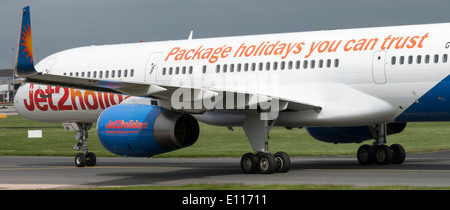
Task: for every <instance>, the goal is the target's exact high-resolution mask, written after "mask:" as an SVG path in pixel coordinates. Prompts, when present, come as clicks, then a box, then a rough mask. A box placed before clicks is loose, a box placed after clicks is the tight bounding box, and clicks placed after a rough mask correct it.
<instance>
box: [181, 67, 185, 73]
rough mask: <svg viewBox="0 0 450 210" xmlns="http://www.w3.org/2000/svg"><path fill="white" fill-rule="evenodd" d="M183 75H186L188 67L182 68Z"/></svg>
mask: <svg viewBox="0 0 450 210" xmlns="http://www.w3.org/2000/svg"><path fill="white" fill-rule="evenodd" d="M181 73H182V74H186V66H183V68H181Z"/></svg>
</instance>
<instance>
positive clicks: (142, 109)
mask: <svg viewBox="0 0 450 210" xmlns="http://www.w3.org/2000/svg"><path fill="white" fill-rule="evenodd" d="M97 130H98V136H99V139H100V141H101V143H102V144H103V146H104V147H105V148H106V149H107V150H109V151H110V152H112V153H114V154H117V155H122V156H133V157H151V156H153V155H157V154H161V153H166V152H170V151H173V150H176V149H180V148H184V147H188V146H191V145H193V144H194V143H195V142H196V141H197V139H198V136H199V126H198V122H197V120H196V119H195V118H194V117H192V116H191V115H188V114H182V113H178V112H174V111H170V110H167V109H164V108H161V107H157V106H151V105H142V104H121V105H117V106H113V107H110V108H108V109H106V110H105V111H103V112H102V114H101V115H100V117H99V118H98V121H97Z"/></svg>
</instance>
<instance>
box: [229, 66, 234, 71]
mask: <svg viewBox="0 0 450 210" xmlns="http://www.w3.org/2000/svg"><path fill="white" fill-rule="evenodd" d="M230 72H234V64H230Z"/></svg>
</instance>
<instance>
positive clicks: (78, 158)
mask: <svg viewBox="0 0 450 210" xmlns="http://www.w3.org/2000/svg"><path fill="white" fill-rule="evenodd" d="M75 165H76V166H77V167H84V166H86V155H85V154H83V153H78V154H76V155H75Z"/></svg>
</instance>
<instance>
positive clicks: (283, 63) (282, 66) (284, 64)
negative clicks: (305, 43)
mask: <svg viewBox="0 0 450 210" xmlns="http://www.w3.org/2000/svg"><path fill="white" fill-rule="evenodd" d="M285 66H286V62H284V61H281V64H280V69H281V70H284V67H285Z"/></svg>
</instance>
